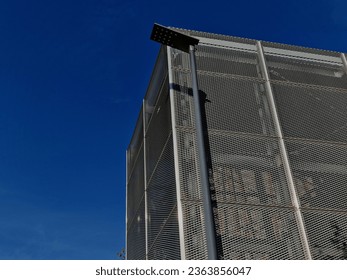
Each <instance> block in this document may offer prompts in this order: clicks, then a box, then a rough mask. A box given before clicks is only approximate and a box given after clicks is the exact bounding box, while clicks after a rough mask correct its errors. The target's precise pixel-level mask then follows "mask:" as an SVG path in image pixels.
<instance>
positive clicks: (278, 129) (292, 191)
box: [257, 41, 312, 259]
mask: <svg viewBox="0 0 347 280" xmlns="http://www.w3.org/2000/svg"><path fill="white" fill-rule="evenodd" d="M257 49H258V53H259V61H260V66H261V69H262V72H263V75H264V78H265V86H266V89H267V90H266V92H267V94H268V100H269V103H270V110H271V113H272V116H273V121H274V124H275V128H276V133H277V136H278V142H279V146H280V151H281V156H282V158H283V166H284V169H285V173H286V177H287V181H288V186H289V192H290V194H291V199H292V203H293V207H294V211H295V217H296V220H297V223H298V227H299V232H300V236H301V239H302V243H303V246H304V249H305V255H306V258H307V259H312V257H311V252H310V247H309V244H308V239H307V234H306V230H305V226H304V222H303V219H302V215H301V210H300V204H299V200H298V197H297V194H296V190H295V186H294V180H293V176H292V171H291V168H290V163H289V160H288V154H287V150H286V146H285V143H284V139H283V134H282V129H281V125H280V122H279V117H278V113H277V109H276V104H275V100H274V97H273V93H272V88H271V84H270V78H269V74H268V70H267V66H266V62H265V56H264V52H263V47H262V45H261V43H260V41H258V42H257Z"/></svg>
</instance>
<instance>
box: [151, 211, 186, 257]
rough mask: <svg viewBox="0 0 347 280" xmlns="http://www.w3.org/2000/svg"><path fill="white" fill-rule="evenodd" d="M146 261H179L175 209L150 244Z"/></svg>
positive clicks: (178, 240)
mask: <svg viewBox="0 0 347 280" xmlns="http://www.w3.org/2000/svg"><path fill="white" fill-rule="evenodd" d="M148 259H150V260H178V259H181V254H180V239H179V233H178V218H177V209H176V208H174V209H173V211H172V214H171V215H170V216H169V217H168V219H167V221H166V223H165V226H164V227H163V228H162V229H161V232H160V234H159V235H158V237H157V239H156V240H155V242H154V243H153V244H152V246H151V248H150V250H149V253H148Z"/></svg>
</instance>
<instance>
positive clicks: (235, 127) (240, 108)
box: [199, 75, 273, 135]
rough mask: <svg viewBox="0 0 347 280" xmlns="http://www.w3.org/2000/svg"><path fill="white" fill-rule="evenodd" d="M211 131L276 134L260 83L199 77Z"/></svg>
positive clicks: (263, 89)
mask: <svg viewBox="0 0 347 280" xmlns="http://www.w3.org/2000/svg"><path fill="white" fill-rule="evenodd" d="M199 88H200V92H201V96H204V95H206V101H205V104H204V108H202V112H203V116H202V117H203V118H205V116H204V114H205V115H206V118H207V126H208V128H209V129H218V130H228V131H235V132H247V133H255V134H264V135H271V134H273V125H272V123H271V117H270V113H269V109H268V102H267V98H266V93H265V88H264V84H263V83H261V82H259V81H251V80H241V79H230V78H225V77H217V76H209V75H199Z"/></svg>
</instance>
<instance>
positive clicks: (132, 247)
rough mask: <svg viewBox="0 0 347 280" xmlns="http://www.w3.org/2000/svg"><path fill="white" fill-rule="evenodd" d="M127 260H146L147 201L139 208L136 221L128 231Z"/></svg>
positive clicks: (143, 200)
mask: <svg viewBox="0 0 347 280" xmlns="http://www.w3.org/2000/svg"><path fill="white" fill-rule="evenodd" d="M127 259H128V260H144V259H146V230H145V199H144V198H143V199H142V201H141V204H140V207H139V208H138V210H137V212H136V214H135V219H134V221H133V222H132V224H131V226H130V228H129V229H128V231H127Z"/></svg>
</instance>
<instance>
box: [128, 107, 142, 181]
mask: <svg viewBox="0 0 347 280" xmlns="http://www.w3.org/2000/svg"><path fill="white" fill-rule="evenodd" d="M142 116H143V114H142V108H141V111H140V114H139V117H138V119H137V123H136V127H135V130H134V133H133V136H132V138H131V141H130V144H129V147H128V149H127V174H128V178H127V179H129V177H130V176H131V173H132V170H133V168H134V165H135V162H136V159H137V157H138V154H139V151H140V148H141V147H142V143H143V117H142Z"/></svg>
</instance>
